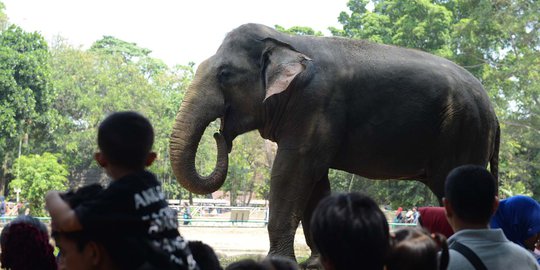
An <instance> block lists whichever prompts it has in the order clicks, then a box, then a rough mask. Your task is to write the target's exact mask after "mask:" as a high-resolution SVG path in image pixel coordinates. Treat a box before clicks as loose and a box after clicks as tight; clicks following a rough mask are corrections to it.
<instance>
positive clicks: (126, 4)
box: [1, 0, 349, 66]
mask: <svg viewBox="0 0 540 270" xmlns="http://www.w3.org/2000/svg"><path fill="white" fill-rule="evenodd" d="M1 1H2V2H3V3H4V4H5V6H6V10H5V12H6V14H7V16H8V18H9V21H10V22H11V23H14V24H16V25H18V26H20V27H22V28H23V29H24V30H25V31H37V32H39V33H41V34H42V35H43V36H44V37H45V38H46V39H47V40H48V41H51V40H54V38H55V37H56V36H61V37H63V38H65V39H67V41H68V43H70V44H72V45H75V46H82V48H83V49H86V48H88V47H89V46H90V45H91V44H92V43H93V42H94V41H96V40H99V39H100V38H102V37H103V36H104V35H110V36H114V37H116V38H119V39H122V40H125V41H128V42H134V43H137V45H139V46H141V47H144V48H148V49H150V50H152V54H151V56H152V57H155V58H159V59H162V60H164V61H165V63H167V64H169V65H171V66H172V65H175V64H187V63H189V62H190V61H192V62H195V63H196V64H198V63H200V62H201V61H203V60H204V59H206V58H208V57H210V56H212V55H213V54H214V53H215V52H216V50H217V48H218V47H219V45H220V44H221V42H222V41H223V38H224V37H225V35H226V34H227V33H228V32H229V31H231V30H233V29H234V28H236V27H238V26H240V25H242V24H244V23H261V24H265V25H268V26H271V27H273V26H274V25H276V24H277V25H281V26H283V27H286V28H289V27H292V26H309V27H312V28H313V29H314V30H317V31H322V32H323V33H324V34H326V35H330V33H329V31H328V30H327V29H328V27H329V26H334V27H337V28H341V24H339V22H338V20H337V18H338V16H339V13H340V12H342V11H349V9H348V8H347V0H271V1H268V0H267V1H261V0H153V1H148V0H92V1H89V0H1Z"/></svg>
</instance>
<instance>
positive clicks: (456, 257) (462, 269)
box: [447, 249, 475, 270]
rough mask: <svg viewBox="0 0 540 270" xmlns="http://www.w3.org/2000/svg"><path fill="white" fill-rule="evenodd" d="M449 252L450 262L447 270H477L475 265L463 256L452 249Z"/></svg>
mask: <svg viewBox="0 0 540 270" xmlns="http://www.w3.org/2000/svg"><path fill="white" fill-rule="evenodd" d="M448 252H449V261H448V268H447V270H458V269H459V270H468V269H470V270H474V269H475V268H474V267H473V265H472V264H471V263H470V262H469V260H468V259H467V258H465V256H463V254H461V253H459V252H457V251H455V250H453V249H450V250H448Z"/></svg>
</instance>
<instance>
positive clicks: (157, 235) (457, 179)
mask: <svg viewBox="0 0 540 270" xmlns="http://www.w3.org/2000/svg"><path fill="white" fill-rule="evenodd" d="M153 139H154V134H153V129H152V126H151V124H150V122H149V121H148V120H147V119H146V118H145V117H143V116H142V115H140V114H138V113H135V112H119V113H114V114H111V115H110V116H109V117H107V118H106V119H105V120H104V121H103V122H102V123H101V124H100V126H99V129H98V135H97V142H98V147H99V152H98V153H96V154H95V157H94V158H95V160H96V161H97V163H98V164H99V165H100V166H101V167H103V168H104V170H105V172H106V173H107V174H108V175H109V176H110V177H111V179H112V182H111V184H109V185H108V186H107V187H106V188H103V187H102V186H100V185H97V184H94V185H89V186H85V187H82V188H79V189H77V190H72V191H68V192H57V191H51V192H49V193H48V194H47V196H46V197H45V203H46V207H47V210H48V212H49V214H50V216H51V231H52V233H51V234H50V235H51V236H52V238H53V239H54V243H55V244H56V246H58V247H59V254H58V255H57V256H55V255H54V253H53V252H54V248H53V246H52V245H51V244H50V243H51V241H50V239H49V232H48V230H47V228H46V227H45V225H44V224H43V223H41V222H40V221H39V220H37V219H35V218H32V217H30V216H27V215H21V216H19V217H18V218H17V219H15V220H13V221H12V222H10V223H9V224H7V225H6V226H5V227H4V229H3V230H2V232H1V234H0V245H1V250H2V253H1V255H0V263H1V266H2V268H3V269H11V270H33V269H44V270H48V269H68V270H72V269H103V270H110V269H112V270H115V269H122V270H124V269H125V270H127V269H130V270H132V269H137V270H152V269H163V270H168V269H182V270H218V269H223V268H222V266H221V265H220V262H219V260H218V258H217V256H216V253H215V252H214V250H213V249H212V247H210V246H208V245H206V244H205V243H202V242H198V241H186V240H185V239H184V238H183V237H182V236H181V235H180V233H179V231H178V218H177V213H176V212H175V211H173V210H172V209H171V208H169V207H168V205H167V202H166V200H165V197H164V195H163V192H162V190H161V185H160V183H159V181H158V180H157V179H156V177H155V176H154V175H153V174H152V173H150V172H149V171H147V170H146V169H145V168H146V167H148V166H150V165H151V164H152V162H153V161H154V159H155V158H156V154H155V153H153V152H152V151H151V149H152V144H153ZM443 205H444V206H443V207H420V208H419V209H416V207H414V208H412V209H411V213H410V214H408V213H402V211H399V214H401V215H402V217H403V218H405V219H406V221H408V222H411V223H412V222H417V223H418V224H419V226H418V227H405V228H401V229H398V230H396V231H393V232H391V231H390V229H389V223H388V221H387V218H386V216H385V215H384V213H383V212H382V210H381V209H380V207H379V206H378V204H377V203H376V202H375V201H374V200H373V199H371V198H370V197H369V196H367V195H364V194H361V193H355V192H353V193H346V194H334V195H331V196H328V197H326V198H325V199H324V200H322V201H321V202H320V203H319V205H318V206H317V208H316V209H315V212H314V214H313V218H312V220H311V228H312V232H311V238H312V240H313V243H314V245H315V248H316V252H318V253H319V254H320V257H319V261H320V264H321V266H322V267H323V268H324V269H326V270H342V269H377V270H381V269H386V270H407V269H411V270H412V269H415V270H423V269H426V270H428V269H441V270H442V269H450V270H453V269H465V270H466V269H510V268H513V269H540V266H539V264H538V261H539V260H540V259H539V257H540V256H538V255H537V253H535V249H536V245H537V244H538V242H539V240H540V204H539V203H538V202H537V201H535V200H533V199H532V198H530V197H527V196H515V197H511V198H508V199H505V200H501V201H499V200H498V197H497V187H496V180H495V179H494V177H493V176H492V175H491V174H490V173H489V172H488V171H487V170H486V169H485V168H483V167H480V166H476V165H464V166H460V167H458V168H455V169H454V170H452V171H451V172H450V174H449V175H448V177H447V179H446V184H445V197H444V199H443ZM401 210H402V209H401ZM225 269H226V270H251V269H253V270H257V269H261V270H294V269H299V266H298V264H297V263H296V262H295V261H293V260H292V259H290V258H284V257H270V256H269V257H267V258H266V259H264V260H261V261H255V260H252V259H245V260H240V261H238V262H234V263H232V264H230V265H228V266H227V267H226V268H225Z"/></svg>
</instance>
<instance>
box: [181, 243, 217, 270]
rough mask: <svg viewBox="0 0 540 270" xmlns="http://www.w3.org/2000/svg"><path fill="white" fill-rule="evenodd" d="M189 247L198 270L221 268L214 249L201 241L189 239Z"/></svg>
mask: <svg viewBox="0 0 540 270" xmlns="http://www.w3.org/2000/svg"><path fill="white" fill-rule="evenodd" d="M188 246H189V249H190V250H191V255H193V259H194V260H195V261H196V262H197V265H199V269H200V270H221V269H223V268H221V265H220V264H219V260H218V257H217V255H216V253H215V252H214V250H213V249H212V248H211V247H210V246H209V245H207V244H205V243H203V242H201V241H189V242H188Z"/></svg>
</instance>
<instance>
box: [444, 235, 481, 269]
mask: <svg viewBox="0 0 540 270" xmlns="http://www.w3.org/2000/svg"><path fill="white" fill-rule="evenodd" d="M450 249H453V250H455V251H457V252H459V253H461V255H463V256H464V257H465V258H466V259H467V260H468V261H469V262H470V263H471V264H472V265H473V266H474V268H475V269H476V270H487V267H486V265H485V264H484V263H483V262H482V260H481V259H480V257H478V255H476V253H474V251H472V249H470V248H469V247H467V246H465V245H463V244H461V243H460V242H458V241H455V242H454V243H452V244H451V245H450Z"/></svg>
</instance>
